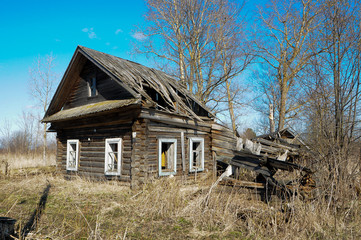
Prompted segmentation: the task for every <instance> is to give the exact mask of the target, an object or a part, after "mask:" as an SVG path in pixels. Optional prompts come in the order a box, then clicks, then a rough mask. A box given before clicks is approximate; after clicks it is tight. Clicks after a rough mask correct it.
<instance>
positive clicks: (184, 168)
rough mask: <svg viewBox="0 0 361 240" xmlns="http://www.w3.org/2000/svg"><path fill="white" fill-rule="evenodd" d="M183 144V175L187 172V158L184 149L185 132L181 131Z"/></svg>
mask: <svg viewBox="0 0 361 240" xmlns="http://www.w3.org/2000/svg"><path fill="white" fill-rule="evenodd" d="M181 146H182V167H183V175H184V174H185V172H186V158H185V149H184V132H183V131H182V132H181Z"/></svg>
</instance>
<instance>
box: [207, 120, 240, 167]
mask: <svg viewBox="0 0 361 240" xmlns="http://www.w3.org/2000/svg"><path fill="white" fill-rule="evenodd" d="M212 150H213V151H214V153H215V158H216V161H224V160H226V161H227V160H230V159H232V158H233V157H234V153H233V151H234V150H237V137H236V136H235V135H234V133H233V132H232V130H230V129H229V128H226V127H224V126H222V125H219V124H213V125H212Z"/></svg>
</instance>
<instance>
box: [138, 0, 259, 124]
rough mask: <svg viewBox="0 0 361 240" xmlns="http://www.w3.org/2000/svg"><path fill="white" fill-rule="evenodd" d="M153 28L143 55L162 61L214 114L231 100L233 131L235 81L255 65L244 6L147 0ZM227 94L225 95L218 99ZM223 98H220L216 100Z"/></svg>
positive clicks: (211, 0)
mask: <svg viewBox="0 0 361 240" xmlns="http://www.w3.org/2000/svg"><path fill="white" fill-rule="evenodd" d="M147 5H148V12H147V14H146V19H147V20H148V22H149V24H150V25H149V26H148V28H146V29H143V30H142V32H143V33H144V34H145V36H147V41H143V46H142V47H141V48H140V49H139V50H140V52H143V53H147V54H151V55H153V56H156V57H157V59H158V60H161V61H162V60H163V61H164V65H163V66H166V69H165V70H166V71H167V72H168V73H170V74H171V75H173V76H175V77H176V78H178V79H179V80H180V82H181V83H183V84H184V85H185V86H187V88H188V90H190V91H191V92H193V93H194V94H195V95H196V96H197V97H198V98H199V99H200V100H201V101H203V102H204V103H208V104H209V106H210V107H211V108H213V109H215V108H217V107H218V106H219V104H218V103H219V102H218V101H219V99H222V100H223V99H227V101H226V102H227V103H228V107H227V110H228V111H229V114H230V116H231V119H232V125H233V128H234V130H235V116H234V106H233V103H232V99H233V98H234V97H235V96H234V95H235V94H236V93H237V92H233V93H232V92H231V85H232V79H234V77H236V76H237V75H239V74H240V73H241V72H242V71H244V69H245V68H246V67H247V66H248V64H249V63H250V62H251V60H252V56H251V55H250V53H249V49H250V48H249V47H247V46H246V45H245V44H243V43H245V39H246V38H244V37H243V38H242V36H243V35H242V34H243V31H244V28H243V25H242V24H243V23H242V21H241V17H240V11H241V9H242V6H240V5H238V4H236V3H234V2H230V1H225V0H174V1H169V0H148V1H147ZM220 88H224V89H226V91H223V92H225V93H226V95H222V96H218V97H217V98H214V93H215V92H216V91H217V90H218V89H220ZM218 95H219V94H218Z"/></svg>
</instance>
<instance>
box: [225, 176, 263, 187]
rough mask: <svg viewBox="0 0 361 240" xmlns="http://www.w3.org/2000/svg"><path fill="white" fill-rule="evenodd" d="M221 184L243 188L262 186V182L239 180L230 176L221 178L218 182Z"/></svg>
mask: <svg viewBox="0 0 361 240" xmlns="http://www.w3.org/2000/svg"><path fill="white" fill-rule="evenodd" d="M219 184H221V185H227V186H234V187H245V188H264V187H265V185H264V184H263V183H256V182H249V181H241V180H237V179H234V178H230V177H224V178H223V180H222V181H221V182H220V183H219Z"/></svg>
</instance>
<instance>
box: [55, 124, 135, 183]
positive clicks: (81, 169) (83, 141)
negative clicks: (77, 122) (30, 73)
mask: <svg viewBox="0 0 361 240" xmlns="http://www.w3.org/2000/svg"><path fill="white" fill-rule="evenodd" d="M107 138H122V140H123V146H122V159H121V174H120V176H118V177H113V178H117V179H119V180H123V181H130V168H131V153H132V142H131V122H129V123H128V124H118V125H109V126H104V127H98V128H89V127H88V128H86V127H84V128H77V129H69V130H62V131H59V132H58V135H57V139H58V151H57V166H58V168H59V169H61V170H64V171H66V153H67V152H66V151H67V149H66V147H67V140H68V139H78V140H79V163H78V171H77V172H74V171H66V173H67V174H70V175H71V174H81V175H87V176H89V177H99V176H104V177H105V175H104V164H105V140H106V139H107Z"/></svg>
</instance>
